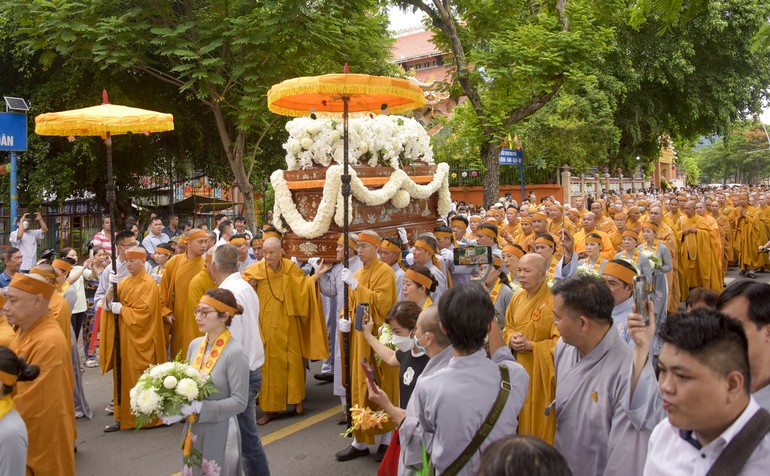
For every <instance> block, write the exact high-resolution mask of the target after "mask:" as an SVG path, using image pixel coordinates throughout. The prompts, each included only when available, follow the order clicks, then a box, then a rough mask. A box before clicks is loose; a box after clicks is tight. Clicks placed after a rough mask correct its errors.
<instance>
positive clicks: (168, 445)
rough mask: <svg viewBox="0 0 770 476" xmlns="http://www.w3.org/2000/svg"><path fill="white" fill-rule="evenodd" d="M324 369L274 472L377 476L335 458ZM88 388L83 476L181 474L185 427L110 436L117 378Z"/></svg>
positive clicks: (95, 380)
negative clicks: (89, 414) (88, 416)
mask: <svg viewBox="0 0 770 476" xmlns="http://www.w3.org/2000/svg"><path fill="white" fill-rule="evenodd" d="M737 276H738V273H737V270H731V271H730V272H729V273H728V275H727V278H726V279H725V282H726V283H727V284H729V283H730V282H731V281H733V280H734V279H735V278H736V277H737ZM757 277H758V281H762V282H766V283H768V282H770V273H760V274H758V275H757ZM319 368H320V364H319V363H313V364H311V366H310V371H309V372H308V374H307V400H306V401H305V410H306V411H305V414H304V415H302V416H301V417H297V416H294V417H284V418H280V419H277V420H273V421H272V422H270V423H268V424H267V425H265V426H261V427H259V434H260V438H262V439H263V444H264V446H265V451H266V453H267V458H268V461H269V463H270V469H271V473H272V474H273V475H278V476H283V475H288V476H293V475H298V476H299V475H313V476H326V475H334V476H344V475H356V476H358V475H373V474H376V473H377V466H378V464H377V463H376V462H375V461H374V459H373V456H372V455H370V456H368V457H364V458H358V459H356V460H353V461H348V462H345V463H340V462H338V461H337V460H336V459H335V458H334V453H335V452H337V451H339V450H341V449H343V448H345V447H346V446H347V445H348V444H349V443H350V441H351V440H350V439H346V438H343V437H341V436H340V433H342V432H343V431H344V429H345V427H344V426H343V425H338V424H337V419H336V416H337V414H338V413H339V412H340V411H341V407H340V404H339V398H338V397H335V396H334V395H332V385H331V384H318V382H316V381H315V380H314V379H313V374H314V373H315V372H317V371H318V370H319ZM83 385H84V387H85V392H86V396H87V399H88V403H89V404H90V405H91V408H92V410H93V412H94V417H93V419H92V420H86V419H84V418H81V419H78V421H77V431H78V438H77V447H78V453H77V455H76V456H75V467H76V472H77V474H78V475H79V476H80V475H82V476H102V475H109V476H123V475H126V476H128V475H136V474H142V475H159V476H169V475H173V474H175V473H178V472H179V471H181V455H182V453H181V450H180V442H181V439H182V425H181V424H177V425H173V426H170V427H160V428H154V429H149V430H141V431H138V432H137V431H121V432H115V433H104V432H103V431H102V429H103V428H104V427H105V426H106V425H109V424H110V423H112V416H111V415H108V414H107V413H105V411H104V408H105V406H107V404H108V403H109V402H110V399H111V398H112V374H111V373H107V374H105V375H101V374H100V370H99V369H98V368H95V369H86V372H85V373H84V374H83ZM259 416H261V413H258V417H259ZM375 450H376V446H375V447H373V448H371V451H372V454H373V453H374V452H375Z"/></svg>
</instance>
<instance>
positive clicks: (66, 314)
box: [29, 264, 72, 346]
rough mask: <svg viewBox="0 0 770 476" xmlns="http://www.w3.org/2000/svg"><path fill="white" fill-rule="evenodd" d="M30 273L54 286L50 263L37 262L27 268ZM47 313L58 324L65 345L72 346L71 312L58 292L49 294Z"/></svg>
mask: <svg viewBox="0 0 770 476" xmlns="http://www.w3.org/2000/svg"><path fill="white" fill-rule="evenodd" d="M29 272H30V274H36V275H38V276H41V277H43V278H44V279H45V281H46V282H47V283H48V284H50V285H52V286H55V282H56V271H55V270H54V269H53V266H51V265H50V264H39V265H37V266H34V267H33V268H32V269H30V270H29ZM48 313H49V315H50V316H51V319H53V320H54V321H56V323H57V324H59V329H61V331H62V334H64V340H65V342H67V346H72V336H71V335H70V329H72V312H71V311H70V305H69V303H67V301H66V300H65V299H64V298H63V297H62V295H61V294H59V293H58V292H55V293H53V295H51V300H50V301H49V302H48Z"/></svg>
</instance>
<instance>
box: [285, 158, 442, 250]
mask: <svg viewBox="0 0 770 476" xmlns="http://www.w3.org/2000/svg"><path fill="white" fill-rule="evenodd" d="M349 170H350V175H351V199H352V198H353V197H355V198H356V199H357V200H358V201H360V202H362V203H364V204H366V205H368V206H378V205H382V204H384V203H385V202H387V201H388V200H392V199H393V198H394V197H396V195H397V194H398V197H397V198H396V201H397V202H398V204H399V205H400V204H403V201H404V199H405V195H404V193H406V196H407V197H408V198H409V199H412V198H414V199H418V200H422V199H427V198H429V197H430V196H431V195H433V194H434V193H436V192H438V198H439V200H438V213H439V215H441V216H444V215H446V214H447V213H449V208H450V206H451V202H452V199H451V196H450V192H449V164H446V163H441V164H438V166H437V167H436V173H435V174H434V175H433V180H431V181H430V183H428V184H426V185H418V184H416V183H415V182H414V181H413V180H412V179H411V178H409V176H408V175H407V173H406V172H404V171H403V170H400V169H397V170H394V171H393V173H392V174H391V175H390V178H389V179H388V181H387V183H385V185H384V186H383V187H382V188H381V189H379V190H369V189H368V188H366V185H364V183H363V181H362V180H361V179H360V178H358V175H357V174H356V171H355V169H353V168H352V167H351V168H350V169H349ZM341 177H342V166H341V165H333V166H331V167H329V168H328V170H327V171H326V183H325V184H324V188H323V197H322V198H321V202H320V203H319V204H318V210H317V211H316V215H315V217H314V218H313V220H311V221H306V220H305V219H304V218H303V217H302V215H301V214H300V213H299V211H298V210H297V206H296V205H295V204H294V201H293V199H292V196H291V190H289V185H288V183H287V182H286V179H285V177H284V171H283V170H276V171H275V172H273V174H272V175H271V176H270V182H271V183H272V184H273V189H274V190H275V205H274V206H273V217H274V218H275V221H274V223H275V225H276V228H278V230H279V231H281V232H286V231H287V230H286V228H285V227H284V226H283V223H282V222H286V224H287V225H289V227H290V228H291V230H292V231H293V232H294V233H295V234H297V235H298V236H300V237H302V238H307V239H313V238H318V237H319V236H321V235H323V234H324V233H326V232H327V231H329V227H330V226H331V221H332V218H334V221H335V223H336V224H337V226H340V227H342V226H343V225H344V220H343V200H342V180H341ZM400 192H403V193H400ZM407 205H408V202H407ZM404 206H406V205H404ZM350 210H351V213H352V210H353V208H352V202H351V203H350Z"/></svg>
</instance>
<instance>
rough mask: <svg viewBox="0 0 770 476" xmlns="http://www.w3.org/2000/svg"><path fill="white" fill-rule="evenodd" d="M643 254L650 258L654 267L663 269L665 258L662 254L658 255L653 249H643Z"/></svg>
mask: <svg viewBox="0 0 770 476" xmlns="http://www.w3.org/2000/svg"><path fill="white" fill-rule="evenodd" d="M642 254H643V255H644V256H646V257H647V259H649V260H650V265H651V266H652V269H661V268H662V267H663V260H661V259H660V256H658V255H656V254H655V253H653V252H652V251H649V250H643V251H642Z"/></svg>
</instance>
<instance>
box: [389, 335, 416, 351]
mask: <svg viewBox="0 0 770 476" xmlns="http://www.w3.org/2000/svg"><path fill="white" fill-rule="evenodd" d="M393 345H395V346H396V348H397V349H398V350H400V351H401V352H409V351H410V350H412V347H414V341H413V340H412V338H411V337H409V336H397V335H393Z"/></svg>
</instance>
